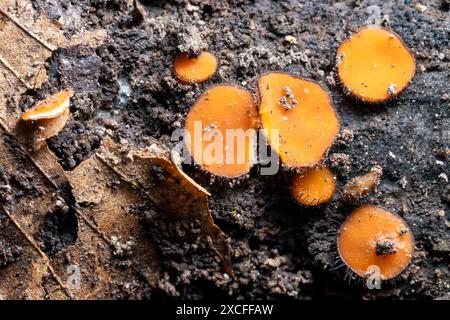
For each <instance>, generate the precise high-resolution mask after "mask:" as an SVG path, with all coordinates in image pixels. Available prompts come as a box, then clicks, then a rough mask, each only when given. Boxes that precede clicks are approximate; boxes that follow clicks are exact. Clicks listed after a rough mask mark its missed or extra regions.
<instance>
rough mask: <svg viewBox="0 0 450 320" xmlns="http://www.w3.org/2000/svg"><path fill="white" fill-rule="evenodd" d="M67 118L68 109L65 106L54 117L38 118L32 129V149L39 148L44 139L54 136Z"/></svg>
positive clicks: (68, 114)
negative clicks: (34, 127)
mask: <svg viewBox="0 0 450 320" xmlns="http://www.w3.org/2000/svg"><path fill="white" fill-rule="evenodd" d="M69 118H70V110H69V108H66V109H65V110H64V111H63V113H62V114H60V115H59V116H57V117H55V118H52V119H41V120H39V121H38V123H37V126H36V129H35V131H34V139H33V147H34V149H40V148H41V147H42V145H43V144H44V141H45V140H47V139H48V138H51V137H53V136H56V135H57V134H58V133H59V132H60V131H61V130H62V129H63V128H64V126H65V125H66V123H67V121H68V120H69Z"/></svg>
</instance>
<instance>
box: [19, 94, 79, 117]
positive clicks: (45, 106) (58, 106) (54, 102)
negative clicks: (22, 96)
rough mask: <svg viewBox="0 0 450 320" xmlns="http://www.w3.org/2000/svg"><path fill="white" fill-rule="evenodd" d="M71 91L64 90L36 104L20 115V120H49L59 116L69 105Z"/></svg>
mask: <svg viewBox="0 0 450 320" xmlns="http://www.w3.org/2000/svg"><path fill="white" fill-rule="evenodd" d="M72 95H73V91H72V89H64V90H62V91H60V92H58V93H56V94H54V95H52V96H51V97H49V98H47V99H45V100H43V101H41V102H39V103H37V104H36V105H35V106H34V107H33V108H32V109H31V110H29V111H27V112H24V113H23V114H22V117H21V118H22V120H39V119H51V118H55V117H58V116H60V115H61V114H62V113H63V112H64V111H65V110H66V109H68V108H69V105H70V97H71V96H72Z"/></svg>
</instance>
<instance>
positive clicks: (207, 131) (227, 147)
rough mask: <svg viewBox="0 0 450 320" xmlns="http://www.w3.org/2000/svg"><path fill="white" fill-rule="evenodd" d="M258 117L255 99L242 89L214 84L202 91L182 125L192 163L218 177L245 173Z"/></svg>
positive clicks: (252, 158) (253, 142) (252, 146)
mask: <svg viewBox="0 0 450 320" xmlns="http://www.w3.org/2000/svg"><path fill="white" fill-rule="evenodd" d="M257 116H258V113H257V109H256V105H255V102H254V99H253V97H252V95H251V93H250V92H248V91H247V90H245V89H243V88H240V87H238V86H235V85H217V86H215V87H212V88H210V89H209V90H207V91H206V92H204V93H203V94H202V95H201V96H200V98H199V99H198V101H197V102H196V103H195V104H194V106H193V107H192V108H191V110H190V111H189V114H188V116H187V118H186V122H185V128H186V131H187V132H188V133H189V137H188V139H186V146H187V148H188V150H189V152H190V154H191V155H192V157H193V158H194V160H195V162H196V163H197V164H199V165H200V166H201V167H202V168H203V169H205V170H207V171H209V172H211V173H213V174H215V175H217V176H222V177H228V178H235V177H239V176H241V175H243V174H246V173H247V172H248V171H249V170H250V168H251V166H252V165H253V162H254V157H255V154H254V152H253V149H254V147H255V143H256V131H255V130H254V129H256V127H257ZM230 129H231V130H230ZM236 129H237V131H234V130H236Z"/></svg>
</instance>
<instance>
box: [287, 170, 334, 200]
mask: <svg viewBox="0 0 450 320" xmlns="http://www.w3.org/2000/svg"><path fill="white" fill-rule="evenodd" d="M335 187H336V178H335V176H334V174H333V172H332V171H331V170H330V169H328V168H317V169H308V170H307V171H306V172H304V173H303V174H299V175H297V176H296V177H295V178H294V180H293V181H292V195H293V196H294V198H295V199H296V200H297V201H298V202H299V203H301V204H304V205H307V206H315V205H319V204H322V203H325V202H327V201H328V200H330V199H331V197H332V196H333V194H334V189H335Z"/></svg>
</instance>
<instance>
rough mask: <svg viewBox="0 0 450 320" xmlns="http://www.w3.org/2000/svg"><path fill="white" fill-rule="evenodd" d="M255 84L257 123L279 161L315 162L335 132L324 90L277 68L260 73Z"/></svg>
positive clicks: (336, 123) (307, 164)
mask: <svg viewBox="0 0 450 320" xmlns="http://www.w3.org/2000/svg"><path fill="white" fill-rule="evenodd" d="M258 85H259V93H260V100H261V101H260V107H259V113H260V116H261V123H262V125H263V127H264V129H266V130H267V138H268V140H269V143H270V145H271V146H272V148H273V149H274V150H275V151H277V152H278V154H279V155H280V158H281V161H282V162H283V163H284V164H285V165H287V166H289V167H312V166H314V165H315V164H317V163H318V162H319V161H320V160H321V159H322V158H323V156H324V155H325V153H326V151H327V150H328V148H329V147H330V146H331V145H332V144H333V142H334V139H335V137H336V135H337V133H338V132H339V119H338V117H337V114H336V112H335V110H334V107H333V103H332V100H331V97H330V95H329V94H328V92H327V91H326V90H325V89H324V88H323V87H322V86H320V85H319V84H318V83H316V82H314V81H311V80H305V79H301V78H297V77H294V76H292V75H289V74H287V73H281V72H274V73H267V74H265V75H263V76H262V77H261V78H260V79H259V84H258ZM276 130H278V131H276ZM274 139H276V140H274Z"/></svg>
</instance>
